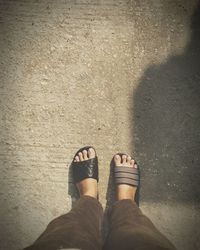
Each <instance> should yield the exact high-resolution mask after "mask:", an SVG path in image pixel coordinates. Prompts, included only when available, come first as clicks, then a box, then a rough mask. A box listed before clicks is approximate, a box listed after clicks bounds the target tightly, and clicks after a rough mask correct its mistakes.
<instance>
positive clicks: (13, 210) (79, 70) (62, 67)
mask: <svg viewBox="0 0 200 250" xmlns="http://www.w3.org/2000/svg"><path fill="white" fill-rule="evenodd" d="M199 24H200V5H199V4H198V1H196V0H191V1H187V0H185V1H184V0H182V1H181V0H174V1H171V0H166V1H164V0H163V1H162V0H143V1H142V0H137V1H136V0H135V1H126V0H124V1H119V0H98V1H97V0H74V1H72V0H60V1H58V0H40V1H39V0H34V1H33V0H30V1H25V0H18V1H17V0H12V1H11V0H0V75H1V80H0V107H1V112H0V117H1V129H0V133H1V134H0V138H1V141H0V164H1V175H0V183H1V184H0V200H1V205H0V223H1V226H0V249H2V250H7V249H8V250H14V249H21V248H22V247H25V246H27V245H28V244H30V243H32V242H33V241H34V240H35V239H36V238H37V237H38V236H39V234H40V233H41V232H42V231H43V230H44V229H45V227H46V225H47V224H48V223H49V221H50V220H52V219H53V218H55V217H56V216H58V215H60V214H62V213H65V212H67V211H69V210H70V208H71V205H72V201H73V197H74V191H73V185H72V179H71V177H70V174H69V166H70V163H71V160H72V157H73V155H74V153H75V151H76V150H77V149H78V148H79V147H81V146H84V145H94V146H95V147H96V150H97V153H98V155H99V161H100V183H99V189H100V201H101V202H102V204H103V206H104V207H105V206H106V203H107V199H108V197H107V195H106V194H107V186H108V185H107V184H108V182H109V165H110V160H111V158H112V156H113V154H114V153H115V152H117V151H120V152H128V153H130V154H131V155H134V156H135V157H136V159H137V161H138V162H139V164H140V167H141V171H142V180H141V182H142V188H141V208H142V210H143V211H144V212H145V213H146V214H147V215H148V216H149V217H150V218H151V219H152V220H153V222H154V223H155V224H156V226H157V227H158V228H159V230H161V231H162V232H163V233H164V234H165V235H167V236H168V237H169V239H170V240H171V241H172V242H173V243H174V244H175V245H176V246H177V248H178V249H181V250H197V249H200V241H199V234H200V229H199V228H200V210H199V198H200V185H199V183H200V182H199V176H200V169H199V164H200V161H199V149H200V112H199V111H200V110H199V108H200V98H199V97H200V87H199V84H200V25H199ZM109 188H111V186H110V185H109Z"/></svg>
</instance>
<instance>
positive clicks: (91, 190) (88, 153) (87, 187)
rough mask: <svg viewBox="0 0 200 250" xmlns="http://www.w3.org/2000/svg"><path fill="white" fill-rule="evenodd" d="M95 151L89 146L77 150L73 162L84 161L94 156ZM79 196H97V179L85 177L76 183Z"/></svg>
mask: <svg viewBox="0 0 200 250" xmlns="http://www.w3.org/2000/svg"><path fill="white" fill-rule="evenodd" d="M95 156H96V153H95V150H94V149H93V148H89V149H88V150H83V151H82V152H79V153H78V154H77V155H76V156H75V158H74V162H80V161H85V160H88V159H92V158H95ZM76 186H77V188H78V191H79V194H80V196H83V195H88V196H91V197H93V198H97V195H98V186H97V180H96V179H93V178H86V179H84V180H82V181H80V182H77V183H76Z"/></svg>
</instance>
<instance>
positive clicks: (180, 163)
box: [133, 4, 200, 202]
mask: <svg viewBox="0 0 200 250" xmlns="http://www.w3.org/2000/svg"><path fill="white" fill-rule="evenodd" d="M199 24H200V4H199V5H198V6H197V8H196V10H195V12H194V14H193V16H192V18H191V25H190V28H191V40H190V42H189V44H188V45H187V47H186V48H185V52H184V53H183V54H182V55H179V56H172V57H170V58H169V59H168V61H167V62H166V63H164V64H161V65H156V66H150V67H149V68H148V69H147V70H146V71H145V72H144V74H143V77H142V78H141V80H140V82H139V85H138V88H137V90H136V92H135V93H134V98H133V110H134V117H133V119H134V120H133V121H134V128H133V136H134V138H137V140H135V144H134V149H135V151H136V153H137V155H138V157H139V160H140V162H142V165H143V166H142V183H143V185H142V187H143V188H142V196H143V199H144V200H153V201H174V200H176V201H183V202H185V201H188V202H197V201H198V200H199V197H200V186H199V183H200V182H199V176H200V170H199V164H200V161H199V150H200V98H199V97H200V25H199Z"/></svg>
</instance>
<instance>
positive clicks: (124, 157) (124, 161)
mask: <svg viewBox="0 0 200 250" xmlns="http://www.w3.org/2000/svg"><path fill="white" fill-rule="evenodd" d="M126 160H127V155H122V164H126Z"/></svg>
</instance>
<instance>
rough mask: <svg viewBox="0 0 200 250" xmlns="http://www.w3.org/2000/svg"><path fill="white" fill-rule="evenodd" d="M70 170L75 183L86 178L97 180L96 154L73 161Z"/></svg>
mask: <svg viewBox="0 0 200 250" xmlns="http://www.w3.org/2000/svg"><path fill="white" fill-rule="evenodd" d="M72 170H73V178H74V181H75V183H77V182H80V181H82V180H84V179H86V178H93V179H96V180H97V181H99V171H98V158H97V156H96V157H95V158H92V159H88V160H85V161H79V162H73V166H72Z"/></svg>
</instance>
